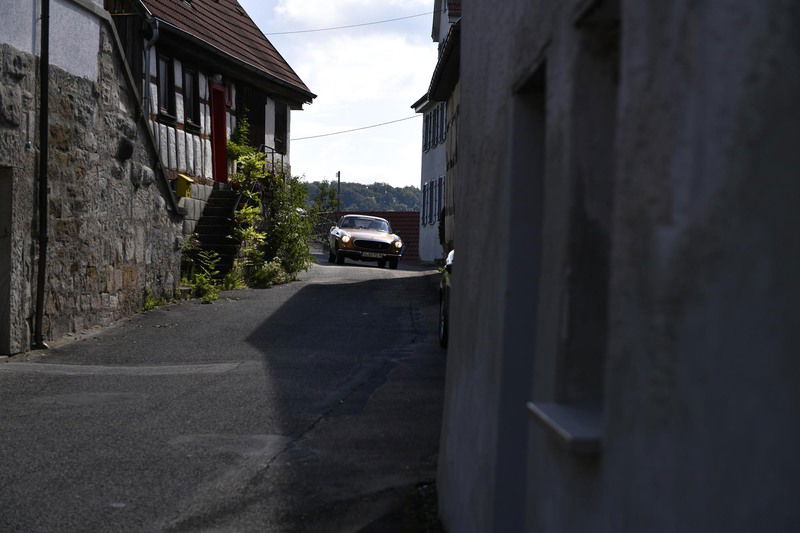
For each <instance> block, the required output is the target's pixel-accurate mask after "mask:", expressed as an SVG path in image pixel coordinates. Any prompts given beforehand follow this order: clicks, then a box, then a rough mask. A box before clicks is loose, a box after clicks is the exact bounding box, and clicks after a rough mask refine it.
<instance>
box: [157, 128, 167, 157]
mask: <svg viewBox="0 0 800 533" xmlns="http://www.w3.org/2000/svg"><path fill="white" fill-rule="evenodd" d="M158 145H159V149H160V150H161V162H162V163H164V164H165V165H166V164H167V162H168V161H169V145H168V143H167V127H166V126H165V125H164V124H159V125H158Z"/></svg>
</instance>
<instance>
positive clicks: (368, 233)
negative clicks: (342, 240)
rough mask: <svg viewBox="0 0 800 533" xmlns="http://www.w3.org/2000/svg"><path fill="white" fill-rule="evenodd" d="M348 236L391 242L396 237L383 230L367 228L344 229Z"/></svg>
mask: <svg viewBox="0 0 800 533" xmlns="http://www.w3.org/2000/svg"><path fill="white" fill-rule="evenodd" d="M343 231H346V232H347V234H348V235H350V237H352V238H353V239H354V240H355V239H363V240H368V241H379V242H392V241H394V240H395V239H397V238H398V237H397V235H395V234H393V233H386V232H385V231H375V230H369V229H356V230H353V229H345V230H343Z"/></svg>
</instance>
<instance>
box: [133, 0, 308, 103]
mask: <svg viewBox="0 0 800 533" xmlns="http://www.w3.org/2000/svg"><path fill="white" fill-rule="evenodd" d="M140 1H141V3H142V4H143V5H144V7H145V8H146V9H147V10H148V11H149V12H150V13H151V14H152V15H153V16H154V17H156V18H157V19H159V20H160V21H163V22H165V23H167V24H168V25H170V26H173V27H174V28H176V29H177V30H179V31H181V32H185V33H187V34H189V35H192V36H194V37H195V38H197V39H200V40H201V41H203V42H205V43H207V44H209V45H211V46H212V47H214V48H216V49H217V50H219V51H220V52H222V53H223V54H225V55H228V56H231V57H233V58H235V59H237V60H239V61H241V62H244V63H246V64H248V65H250V66H251V67H253V68H255V69H256V70H258V71H260V72H261V73H262V74H263V75H265V76H267V77H269V78H273V79H277V80H278V81H279V82H282V83H283V84H286V85H289V86H290V87H291V88H293V89H296V90H298V91H300V92H301V93H304V94H305V96H306V97H307V101H309V102H310V101H311V99H312V98H313V97H314V96H315V95H314V94H312V93H311V91H310V90H309V89H308V87H307V86H306V84H305V83H303V80H301V79H300V77H299V76H298V75H297V73H296V72H295V71H294V70H293V69H292V67H290V66H289V64H288V63H287V62H286V60H285V59H284V58H283V57H282V56H281V55H280V53H278V51H277V50H276V49H275V47H274V46H273V45H272V43H271V42H269V39H267V38H266V36H264V34H263V33H262V31H261V30H260V29H259V28H258V26H256V24H255V22H253V20H252V19H251V18H250V16H249V15H248V14H247V12H245V10H244V8H243V7H242V6H241V5H239V2H237V1H236V0H191V1H184V0H140Z"/></svg>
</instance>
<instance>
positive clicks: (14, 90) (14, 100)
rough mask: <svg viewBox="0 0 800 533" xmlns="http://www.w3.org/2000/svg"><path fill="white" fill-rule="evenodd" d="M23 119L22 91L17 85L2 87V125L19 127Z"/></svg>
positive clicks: (0, 98)
mask: <svg viewBox="0 0 800 533" xmlns="http://www.w3.org/2000/svg"><path fill="white" fill-rule="evenodd" d="M21 117H22V91H21V90H20V88H19V87H18V86H16V85H0V125H6V126H11V127H14V128H16V127H18V126H19V125H20V120H21Z"/></svg>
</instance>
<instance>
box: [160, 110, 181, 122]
mask: <svg viewBox="0 0 800 533" xmlns="http://www.w3.org/2000/svg"><path fill="white" fill-rule="evenodd" d="M158 121H159V122H163V123H165V124H175V123H176V122H177V121H178V119H177V118H176V117H174V116H173V115H169V114H167V113H164V112H163V111H159V112H158Z"/></svg>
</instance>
